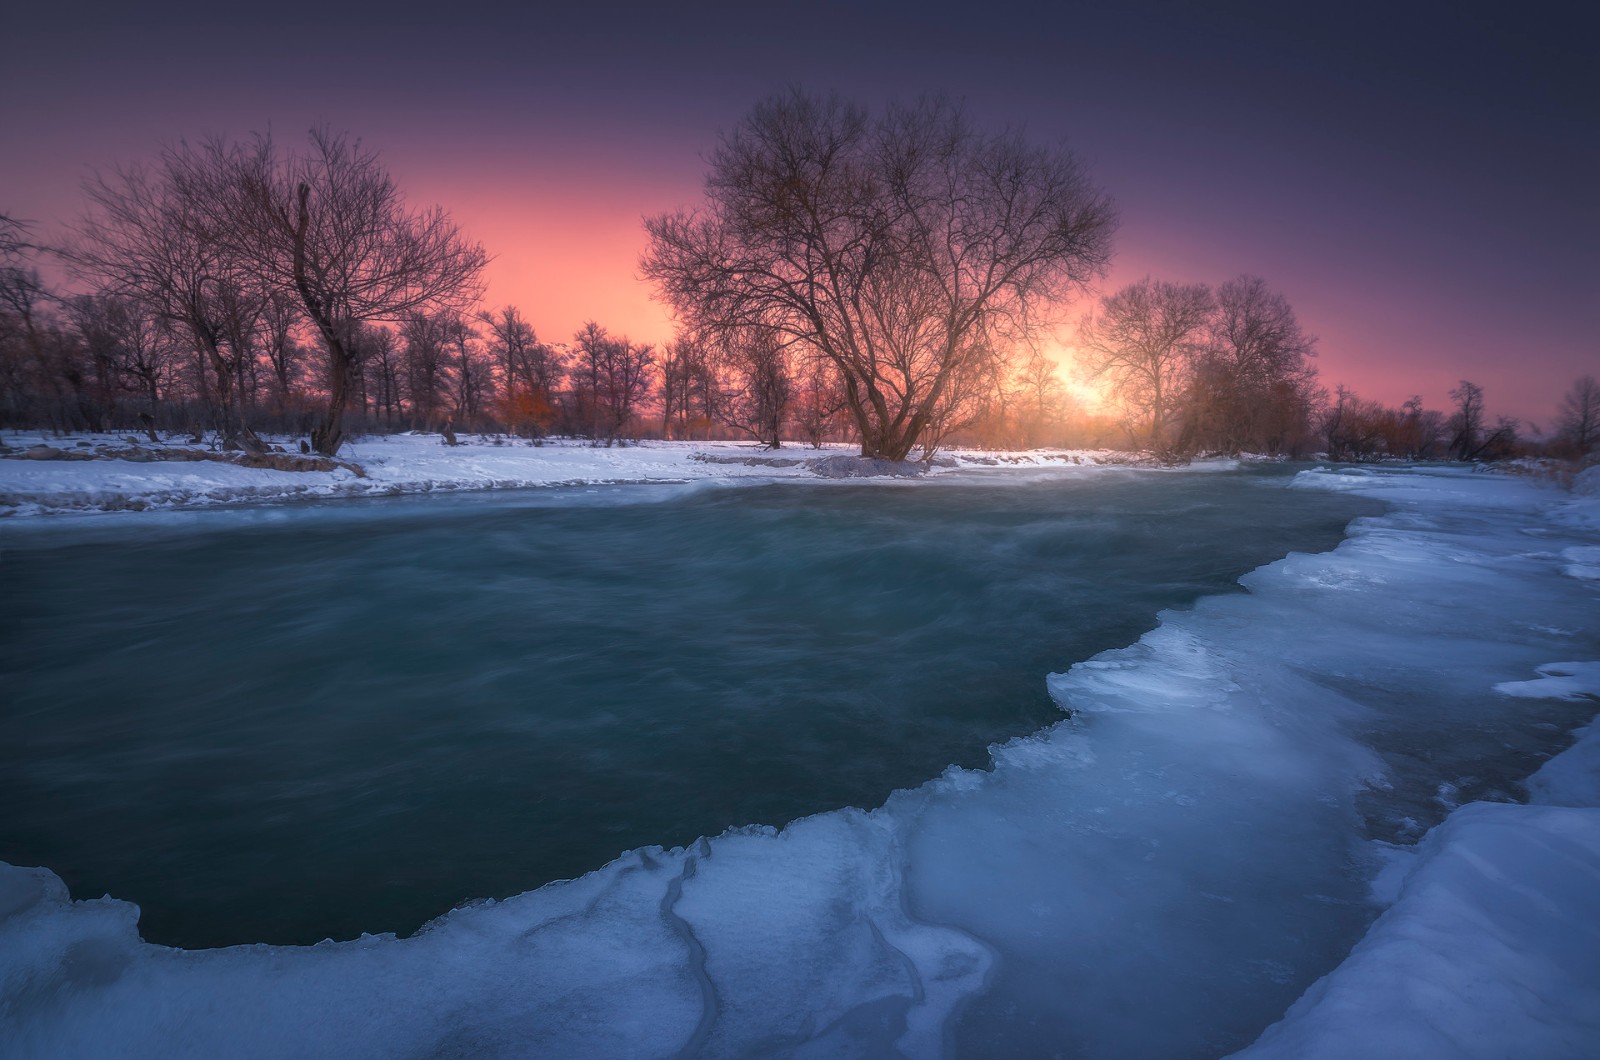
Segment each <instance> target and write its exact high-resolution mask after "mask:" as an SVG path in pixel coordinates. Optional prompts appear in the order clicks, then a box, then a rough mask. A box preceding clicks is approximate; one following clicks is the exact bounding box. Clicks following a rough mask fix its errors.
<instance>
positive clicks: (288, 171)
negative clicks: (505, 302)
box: [221, 129, 488, 456]
mask: <svg viewBox="0 0 1600 1060" xmlns="http://www.w3.org/2000/svg"><path fill="white" fill-rule="evenodd" d="M228 157H229V165H228V166H227V167H226V173H227V180H226V188H227V191H228V194H229V196H230V198H229V199H228V200H227V202H228V209H227V211H226V214H225V215H224V217H223V218H222V220H223V221H224V225H223V226H222V229H221V230H224V231H226V232H228V233H230V234H231V239H232V245H233V246H234V247H235V248H236V249H237V250H238V251H239V252H240V253H241V254H243V255H244V256H246V257H247V258H249V259H250V260H251V261H252V262H253V263H254V265H255V266H256V268H257V269H259V270H260V274H261V276H262V277H263V279H264V280H265V281H266V282H267V283H268V284H269V285H271V286H273V287H276V288H278V289H280V290H285V291H290V292H292V293H293V294H294V295H296V296H297V297H298V298H299V300H300V304H301V306H302V307H303V308H304V310H305V315H306V318H307V319H308V320H309V321H310V322H311V324H312V326H313V327H315V329H316V332H317V334H318V336H319V337H320V338H321V340H322V344H323V347H324V349H325V351H326V353H327V378H326V383H327V387H328V404H327V408H326V411H325V412H324V414H323V416H322V419H321V422H319V423H318V424H317V425H316V426H315V427H314V428H313V430H312V432H311V444H312V446H313V447H314V448H315V449H316V450H317V451H318V452H320V453H324V454H327V455H329V456H331V455H333V454H335V453H337V452H338V450H339V446H340V445H341V444H342V442H343V440H344V413H345V411H346V408H347V406H348V405H349V402H350V399H351V397H352V394H353V392H354V391H355V390H356V389H357V388H358V387H359V385H360V380H359V378H358V372H359V369H360V357H359V351H358V350H357V349H356V348H355V345H354V336H355V335H356V333H357V330H358V328H359V325H360V324H362V323H364V322H368V321H376V320H383V321H400V320H404V319H406V318H407V317H409V316H410V315H412V314H415V313H420V312H430V313H437V312H441V311H460V310H463V309H465V308H466V307H467V306H469V305H470V304H471V303H472V302H473V301H475V300H476V298H477V297H478V295H479V294H480V286H479V277H480V275H481V273H482V270H483V267H484V265H485V264H487V262H488V256H487V254H486V253H485V252H484V249H483V247H482V246H481V245H480V244H478V243H475V242H473V241H471V240H469V239H467V238H465V237H464V236H463V235H462V234H461V231H460V229H458V228H457V227H456V225H455V224H454V223H453V222H452V221H451V220H450V218H449V216H448V215H447V214H446V213H445V212H444V210H443V209H441V208H439V207H432V208H429V209H421V210H419V209H413V208H411V207H409V206H407V205H406V203H405V201H404V199H403V198H402V196H401V194H400V190H399V188H398V187H397V186H396V185H395V182H394V179H393V178H392V177H391V176H390V175H389V172H388V170H387V169H385V168H384V166H383V165H382V163H381V162H380V161H379V158H378V156H377V154H376V153H374V152H373V151H371V150H369V149H367V148H364V147H363V146H362V145H361V143H360V141H358V140H353V139H351V138H350V137H348V136H345V135H338V134H334V133H331V132H329V131H328V130H327V129H316V130H313V131H312V132H311V135H310V143H309V146H308V148H307V149H306V150H304V151H301V152H280V151H279V150H278V149H277V147H276V145H275V144H274V143H273V142H272V140H271V139H270V138H267V137H259V138H257V139H256V140H255V141H254V143H253V144H252V145H251V146H249V147H248V148H245V149H241V150H238V151H232V152H230V153H229V156H228Z"/></svg>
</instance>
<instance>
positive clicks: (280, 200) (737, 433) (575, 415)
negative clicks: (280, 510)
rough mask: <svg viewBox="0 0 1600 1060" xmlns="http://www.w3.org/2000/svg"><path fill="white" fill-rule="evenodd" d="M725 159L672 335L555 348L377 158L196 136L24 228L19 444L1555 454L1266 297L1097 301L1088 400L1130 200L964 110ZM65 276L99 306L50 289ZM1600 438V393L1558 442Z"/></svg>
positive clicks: (654, 225) (936, 108) (4, 404)
mask: <svg viewBox="0 0 1600 1060" xmlns="http://www.w3.org/2000/svg"><path fill="white" fill-rule="evenodd" d="M934 146H936V147H937V148H938V149H937V151H933V150H932V147H934ZM841 160H842V161H841ZM712 167H713V173H712V178H711V179H710V180H709V181H708V201H707V205H706V206H705V207H704V208H703V209H701V210H698V211H692V212H680V213H676V214H667V215H663V216H660V217H655V218H650V219H647V221H646V230H647V233H648V235H649V249H648V250H647V252H646V254H645V257H644V260H643V263H642V267H643V270H644V272H645V275H646V277H647V278H649V279H651V280H653V281H654V282H655V283H656V284H657V285H658V287H659V288H660V290H661V292H662V296H663V297H664V298H665V299H666V300H667V301H668V302H669V304H670V305H671V306H672V307H673V309H674V311H675V313H676V314H677V316H678V318H679V320H680V321H681V322H682V324H683V329H682V331H681V332H680V334H679V336H678V337H677V338H676V339H674V340H673V341H671V342H669V343H666V344H665V345H663V346H660V347H655V346H652V345H649V344H644V343H638V342H635V341H632V340H631V339H629V338H628V337H627V336H624V335H613V334H611V333H609V332H608V331H607V330H606V328H604V327H602V326H601V325H600V324H599V323H597V322H590V323H587V324H585V325H584V326H583V327H582V328H581V329H580V330H579V331H578V332H577V333H576V334H575V335H573V336H571V338H570V339H568V340H566V341H558V342H547V341H543V340H541V339H540V338H539V336H537V335H536V334H535V332H534V329H533V328H532V327H531V326H530V325H529V324H528V322H527V320H526V319H525V318H524V316H523V315H522V313H521V312H520V311H519V309H518V308H517V307H515V306H503V307H498V308H488V307H485V306H484V305H483V304H482V301H481V295H482V287H481V284H480V280H479V277H480V275H481V272H482V268H483V266H484V264H485V262H486V261H487V260H488V259H487V254H486V253H485V251H484V250H483V248H482V247H481V246H479V245H478V244H476V243H473V242H471V241H470V240H467V239H466V238H465V237H464V236H462V234H461V233H460V232H459V231H458V230H457V229H456V227H455V226H454V225H453V224H452V223H451V222H450V220H449V218H448V216H447V215H446V214H445V213H444V212H443V211H442V210H439V209H437V208H434V209H428V210H415V209H411V208H409V207H407V206H406V205H405V204H404V202H403V200H402V199H401V197H400V195H399V192H398V190H397V189H396V187H395V185H394V183H393V181H392V180H391V178H390V177H389V175H388V173H387V172H386V171H385V170H384V169H383V167H382V166H380V165H379V164H378V160H377V156H376V155H375V154H373V153H371V152H370V151H366V150H364V149H363V148H362V147H361V145H360V143H359V142H358V141H353V140H351V139H349V138H348V137H343V136H335V135H332V134H329V133H328V132H326V131H322V130H318V131H315V132H313V133H312V135H311V137H310V142H309V146H308V148H307V149H305V150H303V151H300V152H293V151H289V152H285V151H283V150H280V149H279V148H278V147H277V146H276V145H274V144H273V142H272V141H271V140H270V138H265V137H257V138H255V139H254V140H252V141H249V142H245V143H231V142H228V141H225V140H221V139H213V140H207V141H204V142H202V143H200V144H199V145H188V144H180V145H178V146H177V147H173V148H168V149H167V150H165V151H164V152H162V153H161V154H160V155H159V156H158V157H157V158H156V159H155V160H153V161H151V162H150V163H149V164H147V165H144V166H136V167H131V168H127V169H121V170H118V171H116V172H115V173H114V174H112V175H110V176H105V177H98V178H96V179H95V180H93V181H91V182H90V183H89V184H88V185H87V186H86V189H85V191H86V195H87V198H88V204H87V205H88V209H87V211H86V213H85V215H84V220H83V221H82V222H81V223H80V224H79V225H78V226H77V227H76V228H75V229H74V230H73V231H72V234H71V236H70V237H69V238H68V239H67V240H65V241H64V242H63V243H62V244H61V245H58V246H51V247H44V246H40V245H37V244H36V243H35V242H34V241H33V239H32V234H31V232H30V229H29V227H28V226H27V225H25V224H23V223H20V222H18V221H16V220H13V219H11V218H8V217H4V216H0V427H3V428H35V429H38V428H43V429H47V430H54V431H60V432H67V431H118V432H127V431H141V432H143V433H145V434H147V435H148V436H149V437H150V438H151V439H152V440H154V439H155V438H156V437H157V435H158V432H167V433H172V432H183V433H188V434H191V435H193V436H194V437H195V438H196V439H197V440H198V439H205V438H208V437H209V438H210V439H211V440H213V441H214V442H215V444H218V445H222V446H226V447H242V448H246V449H249V448H253V447H256V446H260V445H261V444H262V443H261V441H260V439H259V438H258V437H257V434H258V432H268V431H270V432H275V433H281V434H290V435H301V436H304V437H306V438H307V440H308V444H309V445H310V446H311V447H314V448H316V449H318V450H319V451H321V452H325V453H330V454H331V453H334V452H336V451H337V450H338V448H339V445H340V443H341V440H342V439H343V437H344V436H345V434H346V433H347V432H348V431H351V430H354V431H399V430H430V431H439V432H441V433H442V434H443V435H444V436H445V437H446V438H447V439H449V438H453V436H454V432H458V431H471V432H484V433H489V432H493V433H503V434H510V435H516V436H521V437H523V438H528V439H539V438H543V437H547V436H551V435H562V436H568V437H576V438H584V439H590V440H592V441H594V442H595V443H597V444H608V443H614V442H617V441H621V440H627V439H639V438H677V439H695V440H704V439H713V438H739V437H744V438H751V439H756V440H759V441H761V442H763V443H765V444H767V445H770V446H774V447H775V446H777V445H779V444H780V443H781V442H783V441H798V442H804V443H808V444H812V445H821V444H823V443H825V442H854V443H857V444H859V445H860V446H861V448H862V452H863V453H864V454H866V455H876V456H884V457H888V458H890V459H901V458H904V457H906V456H908V455H910V454H911V453H913V452H916V453H918V454H920V455H923V456H927V455H931V454H932V453H933V452H934V451H935V450H936V449H937V448H938V447H940V446H944V445H950V444H960V443H967V444H976V445H983V446H988V447H996V448H1032V447H1038V446H1084V447H1091V446H1131V447H1137V448H1149V449H1152V450H1155V451H1157V452H1159V453H1163V454H1166V455H1170V456H1173V457H1176V458H1182V457H1185V456H1192V455H1195V454H1200V453H1220V454H1232V453H1240V452H1260V453H1268V454H1279V455H1285V456H1309V455H1312V454H1315V453H1326V454H1327V455H1328V456H1329V457H1331V458H1333V459H1341V460H1371V459H1380V458H1385V457H1403V458H1423V459H1427V458H1446V457H1450V458H1459V459H1464V460H1478V459H1492V458H1497V457H1502V456H1505V455H1508V454H1510V453H1512V452H1514V451H1517V449H1518V447H1519V446H1521V445H1524V443H1523V442H1522V440H1520V439H1519V438H1518V431H1519V425H1518V424H1517V423H1516V422H1515V421H1512V420H1509V419H1506V418H1504V417H1500V418H1497V419H1495V420H1493V421H1491V420H1490V419H1489V418H1488V417H1487V415H1486V412H1485V406H1484V394H1483V391H1482V389H1481V388H1480V387H1478V386H1476V385H1475V384H1473V383H1471V382H1467V381H1463V382H1462V383H1461V384H1460V386H1458V387H1457V388H1456V390H1454V391H1453V392H1452V397H1453V399H1454V400H1455V407H1454V409H1453V410H1451V411H1450V412H1448V413H1446V412H1437V411H1432V410H1427V409H1424V408H1423V407H1422V405H1421V402H1420V400H1419V399H1412V400H1411V401H1408V402H1406V403H1405V404H1404V405H1403V406H1401V407H1400V408H1397V409H1390V408H1385V407H1382V406H1380V405H1378V404H1376V403H1374V402H1370V401H1364V400H1362V399H1360V398H1357V397H1356V396H1355V395H1354V394H1352V393H1351V392H1350V391H1348V390H1347V389H1346V388H1344V387H1342V386H1338V387H1335V388H1333V390H1332V392H1331V393H1330V392H1329V391H1328V390H1327V389H1326V388H1324V387H1323V386H1321V385H1320V384H1319V382H1318V379H1317V373H1316V370H1315V367H1314V365H1313V364H1312V360H1311V359H1312V358H1313V357H1314V354H1315V344H1316V343H1315V339H1313V338H1312V337H1310V336H1308V335H1306V334H1305V333H1304V332H1303V331H1302V329H1301V328H1300V326H1299V324H1298V322H1297V321H1296V319H1295V315H1294V312H1293V310H1292V308H1291V307H1290V305H1289V303H1288V301H1287V299H1286V298H1285V297H1284V296H1283V295H1282V294H1280V293H1278V292H1275V291H1273V290H1272V289H1270V288H1269V287H1268V285H1267V284H1266V282H1265V281H1263V280H1261V279H1259V278H1257V277H1251V276H1241V277H1239V278H1237V279H1234V280H1230V281H1228V282H1226V283H1223V284H1221V285H1220V286H1218V287H1216V288H1215V289H1213V288H1211V287H1209V286H1206V285H1203V284H1177V283H1170V282H1166V281H1157V280H1152V279H1148V278H1147V279H1145V280H1142V281H1140V282H1139V283H1135V284H1132V285H1129V286H1128V287H1125V288H1123V289H1122V290H1120V291H1117V292H1115V293H1112V294H1108V295H1106V296H1105V297H1103V298H1101V299H1099V300H1098V302H1097V304H1096V305H1095V308H1094V309H1093V310H1092V311H1091V312H1090V313H1089V314H1087V315H1086V316H1085V317H1084V319H1083V320H1082V321H1081V322H1080V324H1079V327H1078V330H1077V342H1076V345H1077V354H1076V356H1077V360H1078V368H1079V374H1080V376H1081V381H1082V382H1085V383H1087V384H1090V385H1092V386H1094V387H1096V388H1097V389H1098V390H1100V391H1101V392H1102V393H1103V395H1104V396H1105V398H1106V401H1105V402H1104V403H1097V404H1096V405H1095V406H1093V407H1088V406H1086V405H1085V404H1084V402H1083V401H1082V400H1081V399H1080V398H1078V397H1077V396H1075V394H1074V390H1073V388H1071V387H1069V386H1068V385H1067V384H1066V383H1065V381H1064V380H1063V378H1062V376H1061V374H1060V370H1059V366H1058V364H1057V363H1056V361H1055V360H1054V359H1052V358H1050V357H1048V356H1046V355H1045V354H1044V353H1042V352H1041V349H1040V347H1041V341H1040V339H1041V336H1046V335H1047V334H1048V332H1047V330H1043V329H1042V328H1043V322H1044V321H1045V319H1046V314H1042V313H1041V312H1040V309H1041V307H1046V308H1047V307H1049V306H1050V305H1052V304H1060V302H1061V300H1062V299H1064V298H1066V297H1068V296H1070V295H1072V294H1075V293H1076V294H1081V293H1083V292H1085V291H1087V290H1088V289H1089V283H1090V281H1091V280H1092V279H1094V278H1095V277H1098V276H1103V275H1104V272H1105V269H1106V267H1107V263H1108V262H1109V260H1110V237H1111V234H1112V232H1113V231H1114V229H1115V215H1114V213H1112V211H1111V208H1110V205H1109V200H1108V199H1106V198H1105V197H1104V196H1103V195H1102V194H1101V193H1100V192H1099V191H1098V190H1097V189H1095V188H1094V187H1093V185H1092V184H1090V183H1088V181H1087V180H1086V178H1085V177H1084V176H1083V173H1082V171H1081V169H1080V168H1079V167H1078V165H1077V163H1076V162H1075V161H1074V160H1073V159H1072V158H1071V157H1070V156H1069V155H1066V154H1064V153H1060V152H1052V151H1046V150H1042V149H1036V148H1033V147H1031V146H1029V145H1027V144H1026V143H1024V142H1023V141H1021V140H1020V139H1019V138H1018V137H1017V136H1015V135H1014V134H1006V135H1002V136H991V135H987V134H983V133H980V132H978V131H976V130H975V129H974V127H973V126H972V125H971V124H970V123H969V122H967V121H966V119H965V118H964V116H963V115H962V114H961V113H960V111H959V110H958V109H956V108H952V107H951V106H950V105H948V104H944V103H937V102H935V103H925V104H919V105H917V106H916V107H913V108H900V109H891V110H890V111H889V112H888V113H886V114H885V115H884V116H883V117H881V118H880V119H878V120H876V121H872V120H869V116H868V115H867V114H866V113H865V112H864V111H861V110H859V109H858V108H854V107H852V106H851V105H849V104H847V103H845V102H843V101H840V100H838V99H836V98H828V99H821V98H816V97H808V96H805V95H803V94H799V93H791V94H787V95H784V96H780V97H775V98H774V99H772V100H768V101H766V102H765V103H763V104H761V105H759V106H758V107H757V108H756V109H755V111H753V112H752V114H751V115H750V116H749V117H748V118H747V119H746V122H745V124H744V125H743V126H741V127H740V128H739V129H738V130H736V132H735V133H734V134H732V135H731V136H729V137H726V138H725V139H724V143H723V145H722V147H721V148H720V149H719V151H718V152H717V153H716V155H715V156H714V158H713V160H712ZM996 173H1004V174H1006V175H1007V177H1006V180H1004V181H996V180H995V179H993V177H994V174H996ZM47 256H48V257H51V258H53V259H55V260H58V261H59V262H61V263H63V264H64V265H65V267H66V269H67V271H68V273H69V275H70V277H71V289H70V290H54V289H51V288H50V287H48V286H47V285H46V284H45V283H44V282H42V280H41V276H40V271H39V265H40V264H41V262H42V261H43V260H44V259H45V258H46V257H47ZM1597 436H1600V387H1597V386H1596V384H1595V381H1594V380H1593V379H1592V378H1588V377H1585V378H1584V379H1582V380H1579V381H1578V382H1577V383H1575V384H1574V385H1573V388H1572V390H1571V391H1570V392H1569V393H1568V394H1567V395H1566V399H1565V404H1564V406H1563V409H1562V412H1561V419H1560V424H1559V431H1558V436H1557V442H1556V443H1555V448H1556V449H1558V450H1559V451H1564V452H1569V453H1574V454H1576V453H1582V452H1589V451H1592V450H1593V449H1594V447H1595V444H1596V438H1597Z"/></svg>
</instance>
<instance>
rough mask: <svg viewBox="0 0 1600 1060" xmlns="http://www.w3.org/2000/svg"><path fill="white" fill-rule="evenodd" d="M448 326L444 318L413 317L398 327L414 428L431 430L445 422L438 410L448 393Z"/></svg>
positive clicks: (449, 322) (438, 315)
mask: <svg viewBox="0 0 1600 1060" xmlns="http://www.w3.org/2000/svg"><path fill="white" fill-rule="evenodd" d="M450 325H451V318H450V317H449V316H448V315H447V314H443V313H434V314H428V313H412V314H411V315H410V316H409V317H407V318H406V321H405V323H404V324H403V325H402V326H401V337H402V338H403V339H404V340H405V344H406V353H405V357H406V396H407V397H408V398H409V399H410V402H411V415H412V418H413V422H412V426H413V427H420V428H423V429H424V430H432V429H434V428H435V427H438V426H440V425H441V424H442V423H443V422H444V420H443V415H444V414H443V413H442V411H441V409H442V408H443V406H444V400H445V395H446V394H447V393H449V391H450V363H449V362H450V340H451V326H450Z"/></svg>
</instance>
